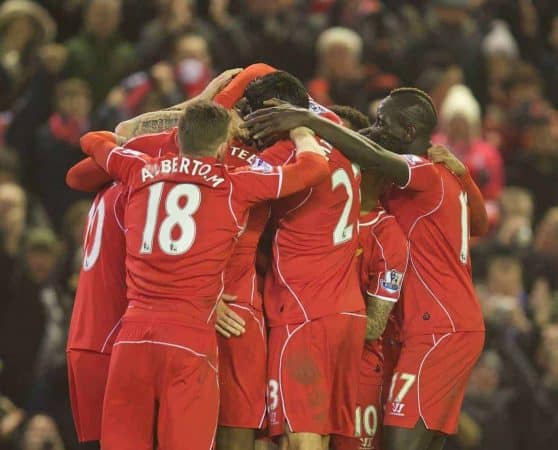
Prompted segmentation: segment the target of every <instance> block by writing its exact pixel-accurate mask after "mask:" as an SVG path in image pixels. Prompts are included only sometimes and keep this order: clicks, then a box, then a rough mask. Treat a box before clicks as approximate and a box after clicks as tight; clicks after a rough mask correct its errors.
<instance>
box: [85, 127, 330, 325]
mask: <svg viewBox="0 0 558 450" xmlns="http://www.w3.org/2000/svg"><path fill="white" fill-rule="evenodd" d="M111 139H112V137H111V135H110V134H107V133H104V132H96V133H88V134H87V135H85V136H84V137H83V138H82V147H83V149H84V151H85V152H86V153H88V154H91V155H92V156H94V158H95V160H96V161H97V162H98V163H99V164H100V165H101V166H102V167H104V168H105V170H106V171H107V172H108V173H109V174H110V175H111V176H112V177H114V178H115V179H119V180H120V181H122V183H123V184H124V185H125V186H127V187H128V189H129V195H128V200H127V204H126V208H125V221H124V224H125V228H126V271H127V277H126V284H127V286H128V300H129V301H131V302H140V303H144V304H146V305H147V307H151V305H153V304H154V303H155V304H158V305H159V306H162V305H163V304H165V303H169V302H170V303H174V304H175V305H176V304H177V302H179V303H178V304H179V305H180V308H181V310H182V311H185V312H187V314H188V315H189V316H190V317H191V318H192V322H191V323H189V325H191V326H196V324H197V325H198V326H202V327H207V325H208V323H210V320H211V318H212V316H213V311H214V307H215V304H216V300H217V298H218V297H219V296H220V294H221V292H222V289H223V271H224V268H225V264H226V261H227V259H228V258H229V257H230V255H231V253H232V250H233V246H234V241H235V239H236V238H237V236H238V235H239V234H240V232H241V231H242V229H243V226H244V224H245V222H246V218H247V213H248V209H249V208H250V207H251V206H252V205H254V204H255V203H258V202H260V201H265V200H269V199H274V198H278V197H279V196H285V195H290V194H292V193H294V192H296V191H297V190H302V189H304V187H305V186H308V185H314V184H315V183H318V182H319V181H320V180H323V179H324V178H325V177H327V174H328V172H329V170H328V165H327V163H326V161H325V160H324V158H322V157H321V156H318V155H315V154H308V153H306V154H301V155H300V156H299V157H298V158H297V163H296V165H297V167H295V168H294V170H293V169H291V168H286V169H284V170H283V168H282V167H273V166H271V165H269V164H267V163H264V162H263V161H258V164H255V165H254V167H253V168H245V169H239V170H237V171H235V172H232V173H229V172H228V171H227V168H226V166H224V165H223V164H221V163H219V162H218V161H217V160H216V159H215V158H190V157H187V156H184V155H182V156H175V155H173V154H168V155H165V156H161V157H157V158H150V157H148V156H146V155H145V154H143V153H140V152H137V151H135V150H129V149H123V148H121V147H117V146H116V144H114V142H112V140H111Z"/></svg>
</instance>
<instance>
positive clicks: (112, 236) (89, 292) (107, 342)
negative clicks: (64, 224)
mask: <svg viewBox="0 0 558 450" xmlns="http://www.w3.org/2000/svg"><path fill="white" fill-rule="evenodd" d="M125 198H126V195H125V193H124V194H123V188H122V185H121V184H119V183H114V184H112V185H111V186H109V187H107V188H105V189H104V190H102V191H101V192H99V193H98V194H97V197H95V200H94V201H93V205H91V209H90V210H89V217H88V220H87V226H86V229H85V237H84V242H83V263H82V268H81V273H80V276H79V283H78V288H77V292H76V297H75V301H74V308H73V312H72V320H71V323H70V331H69V335H68V344H67V347H68V349H72V350H89V351H96V352H101V353H110V352H111V348H112V338H114V335H115V333H114V331H115V330H116V328H117V325H118V323H119V322H120V318H121V317H122V315H123V314H124V311H125V310H126V306H127V301H126V281H125V280H126V275H125V270H124V259H125V256H126V246H125V242H124V229H123V223H124V202H125Z"/></svg>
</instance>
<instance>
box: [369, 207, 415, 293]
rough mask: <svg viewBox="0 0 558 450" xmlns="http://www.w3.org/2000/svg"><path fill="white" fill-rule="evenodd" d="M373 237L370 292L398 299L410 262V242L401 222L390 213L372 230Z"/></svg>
mask: <svg viewBox="0 0 558 450" xmlns="http://www.w3.org/2000/svg"><path fill="white" fill-rule="evenodd" d="M370 233H371V234H372V239H370V240H369V242H370V243H371V245H372V246H374V248H373V249H364V251H365V252H372V253H373V255H372V257H370V258H366V260H367V261H369V266H368V273H369V283H368V288H367V292H366V293H367V294H368V295H369V296H372V297H377V298H379V299H382V300H386V301H390V302H396V301H397V300H399V296H400V295H401V288H402V286H403V279H404V277H405V271H406V269H407V262H408V254H409V251H408V244H407V240H406V239H405V236H404V235H403V232H402V231H401V228H400V227H399V224H398V223H397V221H396V220H395V218H394V217H393V216H388V217H386V218H384V219H383V220H382V221H381V222H379V223H378V224H377V225H376V226H375V227H374V228H372V229H371V230H370Z"/></svg>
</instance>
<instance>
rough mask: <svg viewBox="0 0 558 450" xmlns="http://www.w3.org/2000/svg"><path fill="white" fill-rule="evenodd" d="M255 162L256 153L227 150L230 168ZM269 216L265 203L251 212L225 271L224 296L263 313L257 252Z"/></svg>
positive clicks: (242, 148)
mask: <svg viewBox="0 0 558 450" xmlns="http://www.w3.org/2000/svg"><path fill="white" fill-rule="evenodd" d="M256 159H257V150H255V149H253V148H249V147H247V146H245V145H243V144H241V143H239V142H235V143H233V144H232V145H231V146H230V147H229V148H228V150H227V153H226V154H225V160H224V162H225V164H226V165H227V166H228V167H240V166H246V165H252V164H253V163H255V162H256ZM269 214H270V209H269V204H268V203H265V202H264V203H260V204H258V205H255V206H253V207H252V209H250V213H249V215H248V221H247V223H246V227H245V229H244V232H243V233H242V234H241V235H240V237H239V238H238V240H237V243H236V245H235V247H234V251H233V254H232V256H231V257H230V259H229V261H228V263H227V267H226V269H225V289H224V292H225V293H226V294H229V295H235V296H236V297H237V298H236V300H235V303H238V304H249V305H251V306H252V307H254V308H255V309H257V310H258V311H261V309H262V297H261V294H260V292H259V291H258V286H257V275H256V251H257V248H258V242H259V240H260V236H261V235H262V233H263V231H264V228H265V225H266V223H267V220H268V219H269Z"/></svg>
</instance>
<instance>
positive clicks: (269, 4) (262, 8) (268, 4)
mask: <svg viewBox="0 0 558 450" xmlns="http://www.w3.org/2000/svg"><path fill="white" fill-rule="evenodd" d="M279 3H280V2H279V0H246V8H247V9H248V11H250V12H251V13H252V14H255V15H262V16H265V15H273V14H275V13H276V12H278V11H279V9H280V6H281V5H280V4H279Z"/></svg>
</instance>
